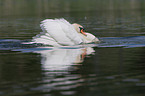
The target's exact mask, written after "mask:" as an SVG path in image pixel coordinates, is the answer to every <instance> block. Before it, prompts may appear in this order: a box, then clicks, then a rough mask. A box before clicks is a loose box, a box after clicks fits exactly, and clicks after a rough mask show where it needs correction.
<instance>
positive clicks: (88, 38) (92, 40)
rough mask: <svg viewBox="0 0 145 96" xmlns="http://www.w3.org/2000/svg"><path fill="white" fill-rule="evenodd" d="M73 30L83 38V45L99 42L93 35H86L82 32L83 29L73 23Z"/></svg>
mask: <svg viewBox="0 0 145 96" xmlns="http://www.w3.org/2000/svg"><path fill="white" fill-rule="evenodd" d="M72 25H73V26H74V28H75V30H76V31H77V32H78V33H80V35H81V36H82V37H83V40H84V43H98V42H100V41H99V39H98V38H96V37H95V36H94V35H93V34H91V33H87V32H85V31H84V27H83V26H81V25H79V24H77V23H74V24H72Z"/></svg>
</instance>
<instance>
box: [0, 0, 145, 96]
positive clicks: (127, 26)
mask: <svg viewBox="0 0 145 96" xmlns="http://www.w3.org/2000/svg"><path fill="white" fill-rule="evenodd" d="M0 12H1V13H0V96H144V95H145V91H144V89H145V57H144V56H145V53H144V52H145V1H144V0H89V1H88V0H31V1H30V0H0ZM47 18H50V19H54V18H64V19H66V20H68V21H69V22H70V23H74V22H75V23H79V24H81V25H83V26H84V27H85V29H86V31H88V32H90V33H92V34H94V35H95V36H96V37H98V38H99V39H100V41H101V43H99V44H93V45H92V44H88V45H84V46H75V47H59V48H54V47H50V46H44V45H42V44H27V43H28V42H30V41H31V40H32V38H33V37H34V36H36V35H37V34H39V33H40V32H42V30H41V28H40V22H41V21H42V20H44V19H47Z"/></svg>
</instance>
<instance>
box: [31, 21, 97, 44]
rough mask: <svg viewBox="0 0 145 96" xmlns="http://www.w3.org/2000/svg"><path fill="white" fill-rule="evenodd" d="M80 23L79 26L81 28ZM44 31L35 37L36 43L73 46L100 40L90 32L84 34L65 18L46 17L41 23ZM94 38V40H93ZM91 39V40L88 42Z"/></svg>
mask: <svg viewBox="0 0 145 96" xmlns="http://www.w3.org/2000/svg"><path fill="white" fill-rule="evenodd" d="M79 26H81V25H79V24H78V26H77V27H78V28H79ZM40 27H41V29H42V30H43V32H41V33H40V34H38V35H36V36H35V37H33V40H32V41H33V42H34V43H42V44H46V45H52V46H72V45H79V44H82V43H91V42H94V41H98V39H97V38H96V37H95V36H94V35H92V34H90V33H86V34H87V35H86V36H85V35H83V34H82V33H80V32H78V30H76V28H75V27H76V26H73V25H72V24H70V23H69V22H68V21H66V20H65V19H46V20H44V21H42V22H41V24H40ZM93 40H94V41H93ZM88 41H89V42H88Z"/></svg>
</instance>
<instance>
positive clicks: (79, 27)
mask: <svg viewBox="0 0 145 96" xmlns="http://www.w3.org/2000/svg"><path fill="white" fill-rule="evenodd" d="M72 25H73V26H74V28H75V30H76V31H77V32H78V33H81V34H83V35H87V34H86V33H85V32H84V30H85V29H84V27H83V26H81V25H79V24H77V23H74V24H72Z"/></svg>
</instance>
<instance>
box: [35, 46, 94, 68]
mask: <svg viewBox="0 0 145 96" xmlns="http://www.w3.org/2000/svg"><path fill="white" fill-rule="evenodd" d="M93 52H94V49H93V48H91V47H88V48H80V49H54V50H42V51H35V53H40V54H41V56H42V59H41V64H42V67H43V69H44V70H50V71H52V70H63V71H67V70H68V68H69V67H70V66H71V65H73V64H78V63H81V62H83V59H84V57H85V56H86V55H90V54H92V53H93Z"/></svg>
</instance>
